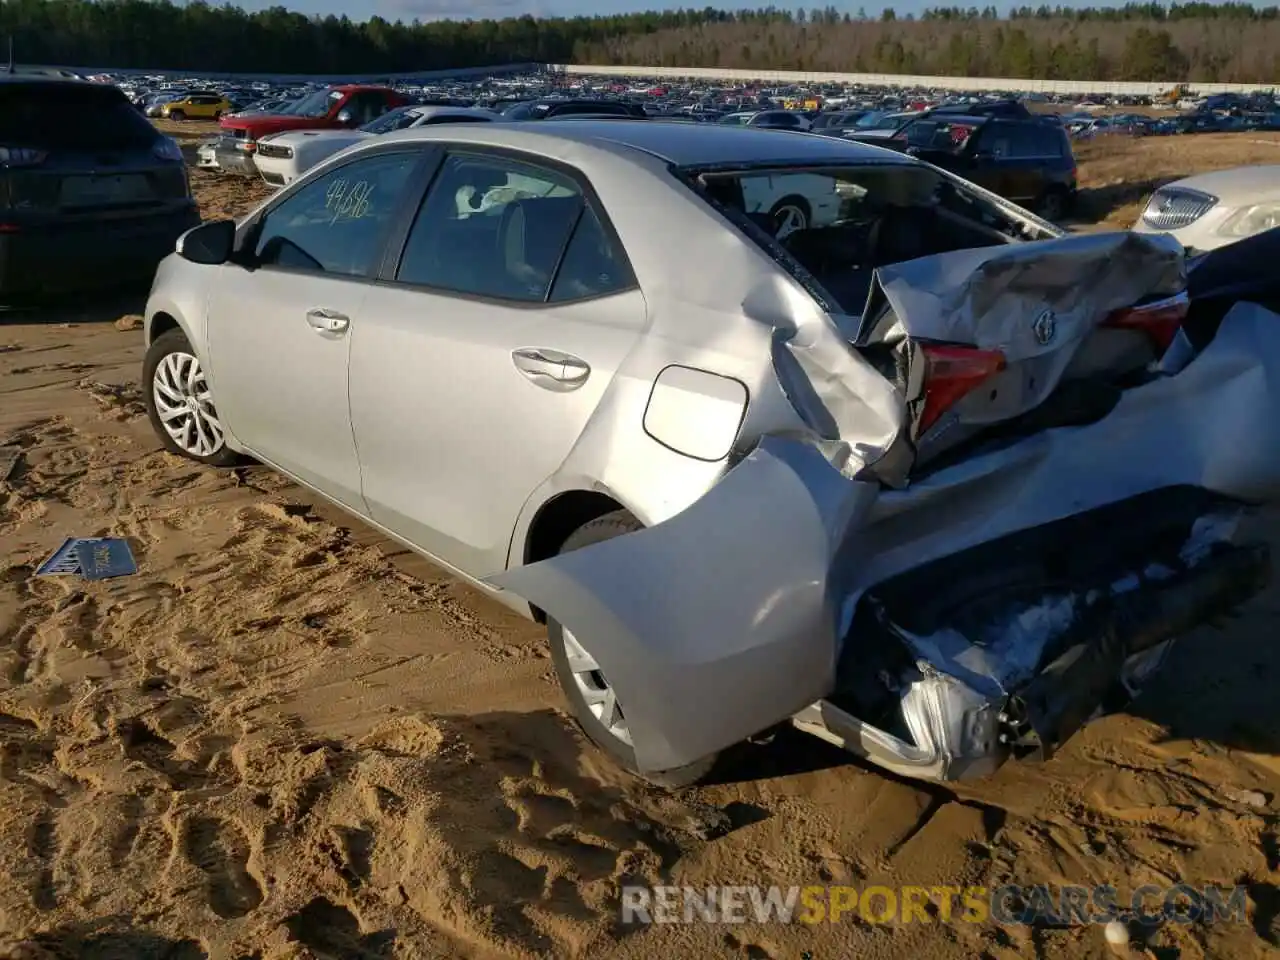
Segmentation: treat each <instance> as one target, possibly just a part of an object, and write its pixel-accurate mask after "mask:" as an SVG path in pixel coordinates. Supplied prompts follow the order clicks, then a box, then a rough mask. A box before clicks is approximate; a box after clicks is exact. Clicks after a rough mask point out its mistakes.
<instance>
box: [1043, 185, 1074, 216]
mask: <svg viewBox="0 0 1280 960" xmlns="http://www.w3.org/2000/svg"><path fill="white" fill-rule="evenodd" d="M1038 206H1039V208H1040V209H1039V211H1038V212H1039V214H1040V216H1042V217H1043V218H1044V219H1046V220H1048V221H1049V222H1050V223H1056V222H1057V221H1059V220H1061V219H1062V218H1063V217H1065V216H1066V215H1067V214H1068V213H1070V212H1071V194H1069V193H1068V192H1067V191H1066V190H1064V189H1063V188H1062V187H1050V188H1049V189H1048V190H1046V191H1045V192H1044V194H1043V196H1041V197H1040V203H1039V204H1038Z"/></svg>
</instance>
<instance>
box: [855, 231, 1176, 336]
mask: <svg viewBox="0 0 1280 960" xmlns="http://www.w3.org/2000/svg"><path fill="white" fill-rule="evenodd" d="M1185 285H1186V268H1185V264H1184V254H1183V249H1182V245H1181V244H1180V243H1178V241H1177V240H1174V239H1173V238H1172V237H1169V236H1165V235H1164V234H1139V233H1129V232H1127V231H1124V232H1117V233H1094V234H1077V235H1074V236H1068V237H1062V238H1061V239H1057V240H1045V241H1042V242H1039V243H1019V244H1008V245H1005V246H999V247H983V248H979V249H976V250H957V251H954V252H952V253H944V254H939V255H937V256H932V257H921V258H920V259H918V260H908V261H905V262H903V263H898V264H893V265H892V266H885V267H880V268H878V269H877V270H876V278H875V283H874V284H873V287H872V294H871V297H870V298H869V302H871V301H873V300H874V299H875V297H876V295H877V294H876V287H877V286H878V288H879V290H880V291H881V292H882V293H883V295H884V296H885V297H886V298H887V299H888V301H889V304H890V306H892V307H893V311H894V313H895V314H896V315H897V317H898V322H899V323H900V324H901V325H902V327H903V331H904V333H905V334H906V335H908V336H911V337H914V338H917V339H924V340H938V341H942V342H944V343H963V344H969V345H972V346H975V347H980V348H984V349H998V350H1002V351H1004V353H1005V356H1006V357H1008V358H1009V359H1010V360H1022V359H1025V358H1027V357H1033V356H1037V355H1040V354H1044V353H1049V352H1057V351H1060V350H1062V348H1063V344H1064V342H1067V341H1072V340H1083V339H1084V338H1085V337H1086V336H1087V335H1088V334H1089V333H1090V331H1092V330H1093V328H1094V327H1096V326H1097V325H1098V323H1099V321H1101V320H1102V319H1103V318H1104V317H1105V316H1106V315H1107V314H1108V313H1110V312H1111V311H1113V310H1116V309H1119V308H1121V307H1128V306H1131V305H1133V304H1134V303H1136V302H1137V301H1138V300H1140V299H1142V298H1143V297H1146V296H1149V295H1153V294H1155V295H1159V294H1165V295H1171V294H1174V293H1177V292H1179V291H1180V290H1182V289H1183V288H1184V287H1185ZM1046 310H1049V311H1052V313H1053V316H1054V328H1055V329H1054V335H1053V337H1052V338H1051V339H1048V340H1047V341H1046V340H1042V339H1041V337H1040V336H1038V335H1037V329H1036V325H1035V323H1034V321H1035V319H1036V318H1037V317H1039V316H1040V315H1041V314H1043V313H1044V312H1045V311H1046Z"/></svg>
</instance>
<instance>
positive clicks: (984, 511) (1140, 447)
mask: <svg viewBox="0 0 1280 960" xmlns="http://www.w3.org/2000/svg"><path fill="white" fill-rule="evenodd" d="M760 197H766V198H769V202H768V203H765V202H763V201H759V200H758V198H760ZM752 198H756V199H752ZM775 198H783V199H785V200H786V201H787V203H786V204H782V206H784V207H785V208H786V210H787V211H788V212H787V215H786V216H785V217H782V216H779V215H777V213H776V211H775V209H774V208H775V207H777V206H778V205H779V204H778V203H775V202H774V200H775ZM796 210H805V211H809V213H810V214H811V215H810V216H806V217H797V216H795V215H794V213H795V211H796ZM819 211H821V214H820V215H819V213H818V212H819ZM1219 272H1221V271H1220V270H1219ZM1210 273H1212V271H1210ZM1227 273H1230V271H1229V270H1228V271H1227ZM1262 273H1265V271H1260V274H1262ZM1188 276H1189V269H1188V264H1187V263H1186V262H1184V256H1183V251H1182V249H1181V248H1180V247H1179V246H1178V245H1177V243H1176V242H1173V241H1170V240H1168V239H1167V238H1163V237H1144V236H1139V235H1136V234H1130V233H1113V234H1097V235H1090V236H1074V237H1065V236H1063V235H1062V234H1061V232H1060V231H1059V230H1058V229H1057V228H1055V227H1053V226H1052V225H1051V224H1048V223H1046V222H1044V221H1042V220H1039V219H1038V218H1036V217H1034V216H1033V215H1031V214H1029V213H1027V212H1026V211H1023V210H1021V209H1019V208H1017V207H1015V206H1013V205H1011V204H1009V203H1007V202H1006V201H1003V200H1001V199H999V198H997V197H995V196H994V195H992V194H990V193H987V192H985V191H983V190H981V189H979V188H977V187H974V186H972V185H970V184H967V183H965V182H963V181H961V180H958V179H956V178H955V177H953V176H951V175H950V174H947V173H945V172H943V171H940V170H938V169H936V168H934V167H931V166H929V165H927V164H925V163H922V162H920V161H918V160H915V159H914V158H911V157H908V156H904V155H901V154H897V153H893V152H889V151H885V150H881V149H879V148H876V147H872V146H866V145H861V144H856V143H851V142H845V141H841V140H833V139H830V138H824V137H818V136H807V135H796V134H789V133H774V132H768V131H757V130H741V129H732V128H725V127H715V126H700V125H683V124H664V123H654V122H650V123H636V124H631V123H617V122H609V123H605V122H591V121H583V122H574V123H568V122H565V123H558V122H556V121H548V122H545V123H540V124H537V125H536V128H534V127H529V128H522V127H520V126H519V125H487V124H485V125H480V124H475V125H466V126H458V127H451V128H450V127H446V128H436V129H420V130H411V131H406V132H403V133H398V134H391V135H388V136H387V137H382V138H378V140H377V141H376V142H371V143H369V144H367V145H360V146H357V147H355V148H353V149H351V150H349V151H346V152H344V153H342V154H340V155H338V156H336V157H334V158H332V159H331V160H329V161H327V162H326V163H325V164H323V165H321V166H319V167H317V168H315V169H313V170H311V171H309V172H308V173H307V175H306V176H305V177H303V178H302V179H300V180H299V181H298V182H296V183H294V184H293V185H291V186H290V187H289V188H287V189H285V190H284V191H282V192H281V193H280V194H278V195H276V196H275V197H273V198H272V199H271V200H269V201H268V202H267V203H266V204H264V205H263V207H261V208H260V209H259V210H257V211H256V212H254V213H253V214H252V215H250V216H249V217H247V218H246V219H245V220H243V221H242V222H240V223H239V224H233V223H229V222H214V223H208V224H205V225H203V226H201V227H199V228H197V229H196V230H194V231H192V232H190V233H188V234H187V235H186V236H185V237H184V238H183V239H182V240H181V241H180V243H179V247H178V251H177V253H176V254H174V255H173V256H171V257H169V258H168V259H167V260H166V261H165V262H164V263H163V264H162V265H161V267H160V270H159V273H158V275H157V278H156V282H155V286H154V288H153V290H152V294H151V297H150V300H149V303H148V305H147V311H146V325H147V341H148V345H149V350H148V354H147V358H146V362H145V365H144V370H143V376H144V383H145V385H146V391H145V392H146V396H147V402H148V409H149V413H150V416H151V420H152V423H153V425H154V426H155V428H156V432H157V434H158V435H159V437H160V438H161V440H162V441H163V443H164V444H165V445H166V447H167V448H168V449H170V450H171V451H173V452H175V453H179V454H182V455H185V456H188V457H191V458H193V459H196V460H199V461H201V462H204V463H208V464H213V465H226V464H230V463H232V462H234V461H235V459H236V457H237V456H238V455H239V454H251V455H253V456H255V457H257V458H259V459H261V460H262V461H264V462H266V463H268V464H270V465H271V466H273V467H275V468H277V469H279V470H281V471H282V472H284V473H286V474H288V475H289V476H291V477H293V478H294V479H295V480H297V481H298V482H300V483H302V484H304V485H306V486H308V487H310V488H311V489H313V490H315V491H317V492H318V493H320V494H322V495H324V496H326V497H328V498H329V499H331V500H333V501H334V502H335V503H337V504H339V505H341V506H343V507H344V508H346V509H347V510H349V511H351V512H352V513H354V514H356V515H358V516H359V517H361V518H362V519H364V520H365V521H366V522H369V523H371V524H373V525H374V526H376V527H378V528H380V529H381V530H383V531H385V532H386V533H387V534H388V535H390V536H392V537H394V538H396V539H398V540H400V541H401V542H403V543H405V544H406V545H408V546H409V547H411V548H412V549H414V550H416V551H418V552H420V553H422V554H424V555H426V556H428V557H429V558H432V559H433V560H435V561H436V562H438V563H440V564H441V565H442V566H444V567H446V568H448V569H450V570H452V571H454V572H455V573H458V574H459V575H461V576H463V577H465V578H466V579H468V580H470V581H471V582H472V583H473V584H476V585H477V586H480V587H481V588H482V589H485V590H487V591H489V592H490V593H491V594H492V595H493V596H495V597H496V598H497V599H499V600H500V601H502V602H504V603H507V604H508V605H510V606H512V607H514V608H516V609H518V610H520V611H522V612H523V613H525V614H528V615H530V616H533V617H536V618H538V619H541V620H545V621H546V624H547V629H548V637H549V640H550V645H551V653H552V657H553V660H554V663H555V667H556V674H557V676H558V678H559V680H560V683H561V685H562V687H563V689H564V693H565V696H566V698H567V701H568V703H569V705H570V707H571V709H572V711H573V713H574V715H575V717H576V718H577V720H578V721H579V723H580V724H581V725H582V727H583V729H584V730H585V731H586V733H587V734H588V735H589V736H590V737H591V739H592V740H594V741H595V742H596V743H597V744H598V745H600V746H601V747H602V748H603V749H604V750H605V751H607V752H608V753H609V754H610V755H611V756H612V757H613V758H614V759H615V760H617V761H618V762H619V763H620V764H622V765H623V766H624V767H626V768H628V769H630V770H632V771H633V772H636V773H639V774H641V775H643V776H646V777H648V778H650V779H652V780H655V781H657V782H661V783H666V784H680V783H689V782H692V781H694V780H696V779H698V778H699V777H701V776H703V775H704V774H706V773H707V772H708V771H709V770H710V769H711V767H712V765H713V763H714V761H715V758H716V756H717V755H718V754H719V753H720V752H722V751H723V750H725V749H726V748H728V747H731V746H733V745H734V744H736V743H738V742H739V741H742V740H744V739H748V738H751V737H753V736H755V735H757V734H760V733H761V732H763V731H767V730H769V729H772V728H774V727H776V726H777V725H779V724H782V723H792V724H795V725H796V726H798V727H800V728H801V729H803V730H807V731H809V732H812V733H814V734H816V735H818V736H821V737H823V738H825V739H827V740H829V741H831V742H834V743H837V744H839V745H841V746H844V747H846V748H848V749H850V750H852V751H855V752H856V753H859V754H861V755H862V756H864V757H867V758H869V759H871V760H873V761H875V762H876V763H879V764H881V765H883V766H885V767H887V768H889V769H891V770H894V771H896V772H898V773H901V774H905V775H908V776H915V777H925V778H935V779H950V778H957V777H966V776H981V775H983V774H986V773H988V772H990V771H992V770H994V769H995V768H996V767H997V766H998V765H999V764H1000V763H1002V762H1004V761H1005V760H1006V759H1008V758H1009V757H1012V756H1022V755H1028V754H1033V755H1039V756H1046V755H1048V754H1049V753H1051V752H1052V751H1053V750H1054V749H1055V748H1056V747H1057V746H1058V745H1059V744H1061V743H1062V742H1063V741H1064V740H1066V739H1067V738H1068V737H1069V736H1071V734H1072V733H1073V732H1074V731H1075V730H1077V729H1078V728H1079V727H1080V726H1081V725H1082V724H1083V723H1085V722H1086V721H1087V720H1088V719H1089V718H1090V717H1091V716H1093V715H1094V714H1096V713H1098V712H1099V711H1100V710H1106V709H1112V708H1114V707H1115V705H1117V704H1120V703H1123V702H1124V700H1125V699H1126V698H1128V697H1131V696H1132V695H1133V694H1134V693H1135V692H1136V691H1137V690H1138V689H1139V688H1140V685H1141V684H1142V683H1143V682H1144V681H1145V679H1146V678H1147V677H1149V676H1150V674H1151V673H1152V671H1153V670H1154V669H1155V668H1157V667H1158V666H1159V665H1160V663H1161V661H1162V659H1163V657H1164V655H1165V653H1166V652H1167V650H1168V648H1169V643H1170V641H1172V640H1173V639H1174V638H1176V637H1177V636H1179V635H1181V634H1184V633H1186V632H1187V631H1189V630H1191V629H1192V628H1193V627H1195V626H1197V625H1198V624H1200V623H1202V622H1205V621H1206V620H1209V619H1211V618H1213V617H1214V616H1216V615H1218V614H1220V613H1222V612H1224V611H1226V610H1229V609H1230V608H1232V607H1234V606H1236V605H1238V604H1239V603H1241V602H1243V601H1245V600H1247V599H1248V598H1249V597H1250V596H1251V595H1252V594H1254V593H1256V592H1257V591H1258V590H1259V589H1261V587H1262V585H1263V584H1264V583H1265V582H1266V580H1267V578H1268V576H1269V558H1268V555H1267V552H1266V550H1265V548H1264V547H1261V546H1256V545H1250V544H1248V543H1242V542H1237V540H1238V537H1237V531H1238V530H1240V529H1241V521H1242V518H1243V517H1244V516H1245V514H1246V512H1247V510H1248V509H1249V505H1250V504H1256V503H1259V502H1262V501H1266V500H1269V499H1272V498H1273V497H1274V496H1275V493H1276V491H1277V486H1278V484H1280V445H1277V444H1275V443H1263V442H1260V438H1267V437H1271V436H1272V435H1273V434H1272V432H1271V429H1270V428H1271V421H1272V415H1271V412H1270V411H1271V409H1272V408H1273V406H1274V404H1275V397H1274V396H1273V394H1272V391H1271V389H1270V385H1271V384H1273V383H1275V382H1277V377H1278V376H1280V336H1277V334H1276V333H1275V332H1274V329H1275V328H1274V324H1275V322H1276V320H1277V318H1276V316H1275V315H1274V314H1273V313H1271V312H1270V311H1269V310H1268V309H1267V308H1266V307H1265V306H1261V305H1258V304H1257V303H1255V302H1254V300H1256V299H1260V298H1253V299H1252V300H1251V299H1247V298H1242V297H1241V296H1238V295H1237V294H1236V293H1233V292H1231V291H1233V290H1235V288H1234V287H1232V283H1233V282H1234V279H1238V278H1234V279H1233V278H1232V277H1230V276H1228V277H1226V278H1225V279H1224V278H1219V280H1220V282H1218V281H1215V282H1216V283H1217V285H1216V287H1214V289H1215V290H1216V291H1217V292H1218V295H1217V296H1216V298H1215V297H1212V296H1206V298H1205V300H1204V302H1205V303H1206V304H1210V306H1207V307H1205V308H1204V310H1202V311H1201V313H1203V314H1205V315H1204V316H1199V315H1197V314H1196V310H1197V303H1198V297H1197V295H1196V293H1195V290H1194V284H1193V283H1192V284H1190V285H1189V281H1188ZM1191 276H1192V278H1193V279H1194V276H1195V273H1194V272H1191ZM1224 291H1225V292H1224ZM1205 311H1207V313H1205ZM1193 321H1194V322H1193Z"/></svg>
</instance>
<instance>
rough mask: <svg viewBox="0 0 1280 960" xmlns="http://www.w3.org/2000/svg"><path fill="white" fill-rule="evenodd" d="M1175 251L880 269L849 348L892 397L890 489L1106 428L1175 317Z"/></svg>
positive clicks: (1178, 281)
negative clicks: (979, 457) (994, 455)
mask: <svg viewBox="0 0 1280 960" xmlns="http://www.w3.org/2000/svg"><path fill="white" fill-rule="evenodd" d="M1185 289H1186V270H1185V265H1184V263H1183V251H1182V248H1181V246H1180V245H1179V244H1178V243H1177V242H1176V241H1172V240H1170V239H1169V238H1165V237H1153V236H1145V235H1139V234H1132V233H1111V234H1092V235H1083V236H1070V237H1063V238H1059V239H1056V240H1046V241H1041V242H1037V243H1030V244H1009V245H1005V246H1000V247H987V248H982V249H976V250H959V251H954V252H951V253H944V254H938V255H935V256H931V257H922V258H920V259H917V260H910V261H907V262H904V263H897V264H893V265H889V266H883V267H879V268H877V269H876V270H875V272H874V275H873V277H872V282H871V288H870V292H869V294H868V297H867V302H866V305H865V307H864V308H863V311H862V316H861V318H860V319H859V320H858V321H857V324H856V331H855V334H854V338H853V345H854V347H855V348H856V349H857V350H858V351H859V352H860V353H861V355H862V356H864V357H865V358H866V359H867V360H868V361H869V362H871V364H872V365H873V366H874V367H875V368H876V369H877V370H879V371H880V373H881V374H882V375H883V376H885V377H886V379H888V380H889V381H890V382H891V383H893V384H894V385H895V387H896V389H897V390H898V392H899V394H900V396H901V402H902V405H903V410H904V414H905V420H904V424H905V425H904V429H903V431H902V433H901V434H900V436H899V437H898V438H897V441H896V444H897V445H898V446H900V447H901V448H902V449H900V450H899V451H898V455H896V456H890V457H886V458H884V461H883V462H882V464H881V465H880V469H877V468H876V466H875V465H873V466H872V473H874V474H875V475H876V476H877V477H878V479H880V480H881V481H882V482H884V483H886V484H888V485H889V486H893V487H900V486H903V485H905V483H906V482H907V481H908V479H909V477H910V476H919V475H920V473H921V471H922V470H924V469H926V468H930V467H932V468H936V467H937V466H939V465H941V464H943V463H953V462H955V460H956V459H957V457H959V456H961V455H963V454H970V453H973V452H976V451H977V450H979V449H987V448H988V447H989V445H990V444H991V443H999V442H1007V441H1008V440H1009V439H1010V438H1011V437H1023V436H1027V435H1029V434H1031V433H1035V432H1038V431H1040V430H1045V429H1048V428H1050V427H1057V426H1073V425H1079V424H1083V423H1089V422H1092V421H1093V420H1095V419H1097V418H1099V417H1101V416H1105V414H1106V413H1107V412H1108V411H1109V410H1110V409H1111V408H1112V407H1113V406H1114V405H1115V403H1116V402H1117V400H1118V399H1119V396H1120V394H1121V392H1122V391H1123V390H1125V389H1127V388H1128V387H1131V386H1134V385H1138V384H1140V383H1143V382H1145V381H1146V379H1148V378H1149V376H1151V375H1152V370H1153V365H1154V364H1155V363H1156V362H1157V361H1159V360H1160V359H1161V357H1162V356H1163V355H1164V353H1165V351H1166V350H1167V349H1168V348H1169V346H1170V344H1171V343H1172V341H1173V339H1174V337H1175V336H1176V334H1177V332H1178V329H1179V324H1180V322H1181V320H1182V318H1183V317H1184V316H1185V314H1186V310H1187V299H1186V293H1185Z"/></svg>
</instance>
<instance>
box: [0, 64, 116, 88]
mask: <svg viewBox="0 0 1280 960" xmlns="http://www.w3.org/2000/svg"><path fill="white" fill-rule="evenodd" d="M19 70H21V68H19ZM0 83H6V84H7V83H21V84H26V85H28V86H49V87H53V86H58V87H65V86H79V87H83V86H95V87H104V86H107V84H104V83H94V84H90V83H89V81H88V80H82V79H81V78H80V77H62V76H57V75H56V74H52V73H5V72H3V70H0Z"/></svg>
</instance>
